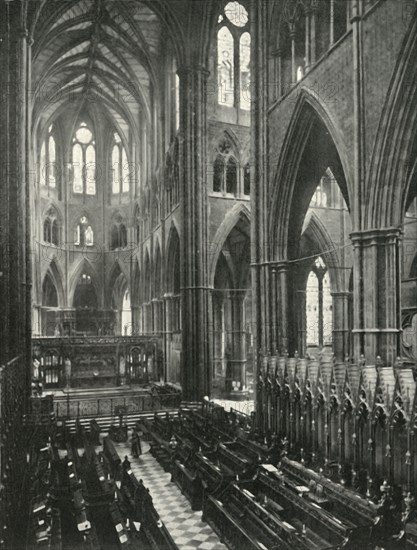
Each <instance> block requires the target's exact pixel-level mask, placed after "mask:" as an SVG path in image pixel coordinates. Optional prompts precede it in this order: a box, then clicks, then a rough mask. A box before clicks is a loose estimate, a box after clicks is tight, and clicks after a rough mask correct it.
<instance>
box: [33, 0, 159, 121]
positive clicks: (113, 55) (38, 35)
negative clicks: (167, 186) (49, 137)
mask: <svg viewBox="0 0 417 550" xmlns="http://www.w3.org/2000/svg"><path fill="white" fill-rule="evenodd" d="M29 4H30V3H29ZM36 4H37V3H36ZM32 20H33V27H32V31H33V46H32V54H33V57H32V90H33V91H34V104H33V120H34V122H35V123H37V122H38V121H39V120H41V119H42V120H43V121H44V122H45V123H46V122H47V121H48V120H49V119H50V117H51V116H52V115H53V114H54V113H55V112H56V111H57V110H58V109H59V108H60V106H61V105H63V104H64V103H67V102H71V108H72V109H73V110H74V112H75V113H76V112H77V111H81V110H82V109H83V108H84V107H85V106H86V102H92V103H95V104H96V105H97V106H100V108H103V107H105V108H106V109H107V110H108V112H109V113H110V114H111V116H112V117H113V118H114V121H115V122H116V123H117V124H119V126H120V127H121V128H126V126H130V127H132V126H133V127H134V126H135V125H137V124H138V121H139V111H140V110H143V111H144V113H145V115H146V116H147V117H149V116H150V110H151V104H152V94H155V93H156V94H157V93H158V86H157V85H156V82H157V71H158V67H159V65H160V58H161V55H160V54H161V51H160V48H161V43H162V41H161V33H162V26H161V22H160V18H159V17H158V15H156V13H154V11H152V9H151V8H150V7H149V5H148V4H147V3H145V2H142V1H138V0H133V1H130V0H120V1H119V0H78V1H70V2H69V1H68V2H66V1H61V2H56V1H54V0H46V1H44V2H43V3H42V5H41V8H39V4H38V8H37V11H36V12H34V13H33V14H32Z"/></svg>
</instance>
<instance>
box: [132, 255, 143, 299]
mask: <svg viewBox="0 0 417 550" xmlns="http://www.w3.org/2000/svg"><path fill="white" fill-rule="evenodd" d="M140 283H141V279H140V268H139V262H138V260H137V259H135V263H134V266H133V272H132V283H131V290H130V295H131V302H132V306H134V307H137V306H139V304H140V303H141V289H140Z"/></svg>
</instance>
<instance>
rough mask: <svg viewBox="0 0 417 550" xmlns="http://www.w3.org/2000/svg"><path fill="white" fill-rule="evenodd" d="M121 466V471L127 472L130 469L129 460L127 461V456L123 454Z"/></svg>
mask: <svg viewBox="0 0 417 550" xmlns="http://www.w3.org/2000/svg"><path fill="white" fill-rule="evenodd" d="M122 466H123V471H124V472H127V471H128V470H130V462H129V459H128V458H127V456H125V459H124V460H123V463H122Z"/></svg>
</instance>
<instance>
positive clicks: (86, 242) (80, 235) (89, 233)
mask: <svg viewBox="0 0 417 550" xmlns="http://www.w3.org/2000/svg"><path fill="white" fill-rule="evenodd" d="M74 244H75V245H77V246H93V244H94V233H93V228H92V227H91V225H90V222H89V221H88V219H87V217H86V216H81V218H80V220H79V222H78V224H77V225H76V227H75V231H74Z"/></svg>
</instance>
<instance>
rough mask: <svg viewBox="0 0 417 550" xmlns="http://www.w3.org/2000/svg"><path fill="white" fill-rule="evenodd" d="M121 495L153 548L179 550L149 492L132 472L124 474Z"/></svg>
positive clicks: (133, 518)
mask: <svg viewBox="0 0 417 550" xmlns="http://www.w3.org/2000/svg"><path fill="white" fill-rule="evenodd" d="M120 490H121V493H122V494H123V497H124V503H125V505H126V506H127V507H128V514H129V517H130V518H131V520H132V521H135V522H138V523H140V524H141V527H140V529H141V532H143V533H144V535H145V536H146V538H147V540H148V541H149V544H150V547H151V548H155V549H158V548H161V549H164V550H177V548H178V547H177V545H176V544H175V542H174V540H173V538H172V537H171V535H170V533H169V531H168V530H167V528H166V527H165V525H164V523H163V522H162V521H161V519H160V517H159V515H158V513H157V512H156V510H155V508H154V505H153V502H152V497H151V495H150V494H149V491H148V490H147V489H146V487H145V486H144V485H143V483H142V481H138V480H137V479H136V477H135V475H134V474H133V472H132V471H131V470H127V471H124V472H123V477H122V485H121V489H120Z"/></svg>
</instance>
